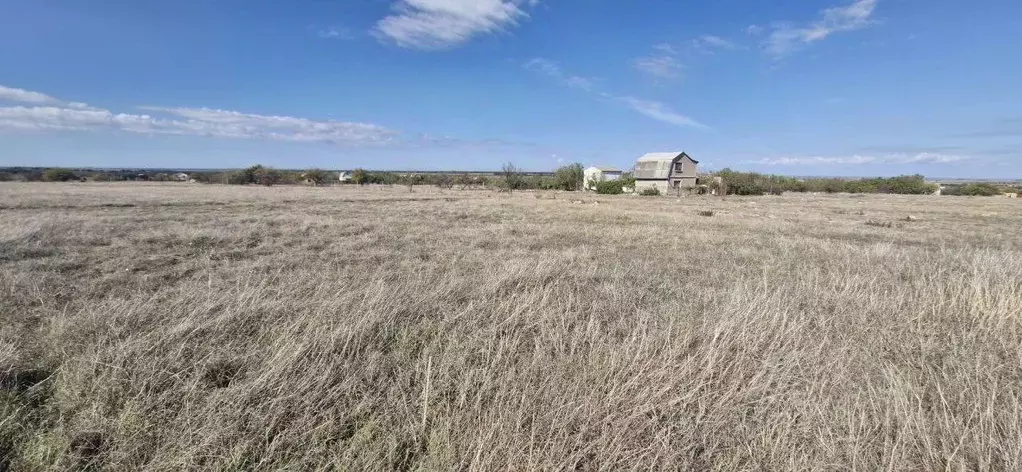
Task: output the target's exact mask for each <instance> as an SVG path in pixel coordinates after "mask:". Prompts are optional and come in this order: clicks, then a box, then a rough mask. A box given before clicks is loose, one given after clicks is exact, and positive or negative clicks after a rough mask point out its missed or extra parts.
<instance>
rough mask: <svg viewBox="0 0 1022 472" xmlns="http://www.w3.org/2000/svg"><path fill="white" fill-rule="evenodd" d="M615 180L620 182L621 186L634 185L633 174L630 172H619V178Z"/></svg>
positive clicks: (631, 186)
mask: <svg viewBox="0 0 1022 472" xmlns="http://www.w3.org/2000/svg"><path fill="white" fill-rule="evenodd" d="M617 181H618V182H621V187H622V188H634V187H635V176H633V175H632V174H631V173H626V174H621V178H620V179H617Z"/></svg>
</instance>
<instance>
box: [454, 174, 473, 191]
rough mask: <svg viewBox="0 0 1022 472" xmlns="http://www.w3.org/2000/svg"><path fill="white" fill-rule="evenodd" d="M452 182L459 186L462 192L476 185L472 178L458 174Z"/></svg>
mask: <svg viewBox="0 0 1022 472" xmlns="http://www.w3.org/2000/svg"><path fill="white" fill-rule="evenodd" d="M454 180H455V182H456V183H457V184H458V185H459V186H461V189H462V190H465V189H467V188H469V187H471V186H473V185H475V184H476V182H475V179H473V178H472V176H471V175H468V174H458V176H457V177H456V178H455V179H454Z"/></svg>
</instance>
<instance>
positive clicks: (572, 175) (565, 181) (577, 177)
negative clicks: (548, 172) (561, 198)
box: [553, 163, 585, 191]
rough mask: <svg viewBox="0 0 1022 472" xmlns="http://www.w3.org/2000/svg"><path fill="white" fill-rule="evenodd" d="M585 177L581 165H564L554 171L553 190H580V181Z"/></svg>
mask: <svg viewBox="0 0 1022 472" xmlns="http://www.w3.org/2000/svg"><path fill="white" fill-rule="evenodd" d="M584 177H585V169H584V168H583V167H582V164H579V163H575V164H571V165H566V166H564V167H561V168H559V169H557V170H556V171H554V184H553V185H554V188H557V189H559V190H570V191H576V190H581V189H582V179H583V178H584Z"/></svg>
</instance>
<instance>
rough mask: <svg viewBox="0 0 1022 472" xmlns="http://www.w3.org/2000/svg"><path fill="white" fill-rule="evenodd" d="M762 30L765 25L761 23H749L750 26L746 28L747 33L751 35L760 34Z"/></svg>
mask: <svg viewBox="0 0 1022 472" xmlns="http://www.w3.org/2000/svg"><path fill="white" fill-rule="evenodd" d="M762 32H763V27H762V26H759V25H749V27H748V28H745V34H747V35H749V36H756V35H758V34H761V33H762Z"/></svg>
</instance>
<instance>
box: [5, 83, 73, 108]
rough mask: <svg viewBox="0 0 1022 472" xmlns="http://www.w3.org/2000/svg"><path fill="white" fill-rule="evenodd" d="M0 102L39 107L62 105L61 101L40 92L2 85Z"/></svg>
mask: <svg viewBox="0 0 1022 472" xmlns="http://www.w3.org/2000/svg"><path fill="white" fill-rule="evenodd" d="M0 101H5V102H17V103H32V104H37V105H52V104H57V103H61V101H60V100H57V99H56V98H53V97H51V96H49V95H46V94H44V93H39V92H31V91H28V90H23V89H19V88H12V87H4V86H3V85H0Z"/></svg>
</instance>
